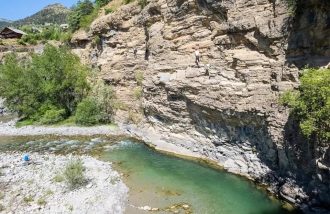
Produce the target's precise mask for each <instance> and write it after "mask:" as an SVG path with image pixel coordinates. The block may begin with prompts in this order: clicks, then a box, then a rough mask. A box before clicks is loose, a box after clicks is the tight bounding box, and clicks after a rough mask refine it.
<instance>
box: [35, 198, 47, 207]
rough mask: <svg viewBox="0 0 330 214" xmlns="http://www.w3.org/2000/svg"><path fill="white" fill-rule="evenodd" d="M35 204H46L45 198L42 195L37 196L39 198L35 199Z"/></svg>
mask: <svg viewBox="0 0 330 214" xmlns="http://www.w3.org/2000/svg"><path fill="white" fill-rule="evenodd" d="M37 204H38V205H39V206H44V205H46V204H47V201H46V199H45V198H44V197H41V198H39V199H38V200H37Z"/></svg>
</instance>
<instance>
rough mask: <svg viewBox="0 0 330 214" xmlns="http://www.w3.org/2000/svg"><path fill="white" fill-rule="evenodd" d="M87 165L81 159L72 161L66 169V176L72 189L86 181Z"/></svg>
mask: <svg viewBox="0 0 330 214" xmlns="http://www.w3.org/2000/svg"><path fill="white" fill-rule="evenodd" d="M84 171H85V167H84V165H83V163H82V161H81V160H72V161H70V162H69V163H68V164H67V165H66V167H65V170H64V177H65V180H66V182H67V184H68V186H69V188H70V189H76V188H79V187H81V186H82V185H84V184H85V183H86V178H85V175H84Z"/></svg>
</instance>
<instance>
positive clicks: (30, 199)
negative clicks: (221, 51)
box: [23, 195, 34, 203]
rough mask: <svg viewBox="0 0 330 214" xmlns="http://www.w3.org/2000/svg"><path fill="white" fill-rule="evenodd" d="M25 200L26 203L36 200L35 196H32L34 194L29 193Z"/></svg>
mask: <svg viewBox="0 0 330 214" xmlns="http://www.w3.org/2000/svg"><path fill="white" fill-rule="evenodd" d="M23 200H24V202H25V203H30V202H32V201H34V198H33V197H32V195H28V196H25V197H24V198H23Z"/></svg>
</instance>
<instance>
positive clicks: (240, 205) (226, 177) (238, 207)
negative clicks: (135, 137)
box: [101, 141, 289, 214]
mask: <svg viewBox="0 0 330 214" xmlns="http://www.w3.org/2000/svg"><path fill="white" fill-rule="evenodd" d="M101 158H102V159H103V160H107V161H112V162H114V164H115V165H116V166H117V169H118V168H119V169H120V171H122V172H123V173H124V174H125V175H126V180H125V181H126V183H127V185H128V186H129V188H130V194H131V195H130V199H129V200H130V201H129V203H130V204H131V205H134V206H150V207H158V208H164V207H168V206H171V205H173V204H177V203H186V204H189V205H190V206H191V208H192V213H200V214H208V213H209V214H213V213H214V214H284V213H289V212H288V211H286V210H284V209H282V208H281V204H280V203H279V202H278V201H276V200H271V199H270V198H269V197H268V196H267V194H266V193H265V192H263V191H261V190H258V189H257V188H256V186H255V185H253V184H252V183H251V182H249V181H247V180H245V179H243V178H241V177H238V176H235V175H232V174H229V173H227V172H224V171H219V170H215V169H212V168H209V167H207V166H203V165H200V164H198V163H196V162H193V161H187V160H183V159H180V158H176V157H170V156H167V155H164V154H160V153H157V152H155V151H153V150H152V149H150V148H148V147H146V146H145V145H143V144H139V143H132V142H130V141H124V142H120V143H118V144H117V145H114V146H113V147H112V148H110V149H109V150H108V151H106V152H104V153H103V154H102V156H101ZM128 213H136V210H135V211H134V209H131V208H128ZM179 213H189V212H188V211H182V212H179Z"/></svg>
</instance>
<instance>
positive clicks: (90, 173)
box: [0, 153, 128, 214]
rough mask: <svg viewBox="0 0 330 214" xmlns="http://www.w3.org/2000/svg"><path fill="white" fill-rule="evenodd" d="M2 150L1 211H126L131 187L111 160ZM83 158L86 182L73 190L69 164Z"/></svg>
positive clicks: (0, 176)
mask: <svg viewBox="0 0 330 214" xmlns="http://www.w3.org/2000/svg"><path fill="white" fill-rule="evenodd" d="M30 156H31V161H30V164H28V165H24V164H23V161H22V154H18V153H0V213H79V214H80V213H98V214H102V213H114V214H117V213H123V212H124V209H125V205H126V201H127V196H128V188H127V187H126V185H125V184H124V183H123V182H122V180H121V176H120V175H119V174H118V173H117V172H116V171H114V170H113V169H112V167H111V164H110V163H108V162H102V161H99V160H97V159H95V158H92V157H89V156H79V157H77V156H71V155H67V156H61V155H53V154H38V153H33V154H30ZM76 159H80V160H81V161H82V163H83V165H84V167H85V171H84V175H85V177H86V183H85V184H84V185H83V186H82V187H79V188H77V189H74V190H71V189H70V188H69V187H68V185H67V182H66V180H65V178H64V176H63V171H64V169H65V167H66V165H67V164H68V163H69V162H70V161H72V160H76Z"/></svg>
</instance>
